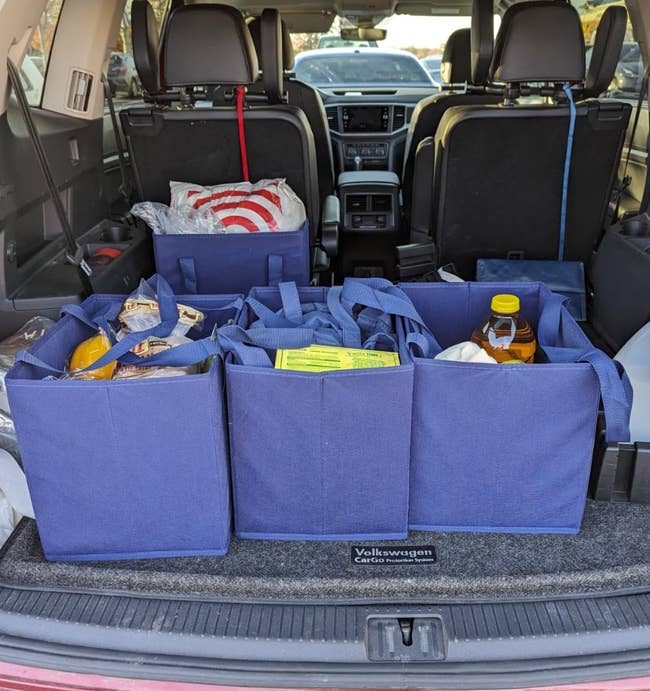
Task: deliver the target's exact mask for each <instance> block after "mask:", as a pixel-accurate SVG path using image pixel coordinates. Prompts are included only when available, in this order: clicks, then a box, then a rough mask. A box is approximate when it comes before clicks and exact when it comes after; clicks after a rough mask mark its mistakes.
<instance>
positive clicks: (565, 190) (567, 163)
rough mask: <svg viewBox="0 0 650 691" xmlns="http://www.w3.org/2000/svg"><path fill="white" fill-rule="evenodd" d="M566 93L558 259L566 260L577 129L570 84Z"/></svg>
mask: <svg viewBox="0 0 650 691" xmlns="http://www.w3.org/2000/svg"><path fill="white" fill-rule="evenodd" d="M563 90H564V93H565V94H566V97H567V99H568V100H569V111H570V116H569V135H568V137H567V144H566V155H565V158H564V176H563V178H562V206H561V210H560V242H559V243H558V250H557V258H558V261H564V246H565V244H566V209H567V202H568V198H569V176H570V173H571V157H572V156H573V137H574V134H575V130H576V104H575V102H574V100H573V93H572V91H571V86H570V84H565V85H564V86H563Z"/></svg>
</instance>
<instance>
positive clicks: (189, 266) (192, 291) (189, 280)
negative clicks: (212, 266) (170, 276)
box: [178, 257, 199, 295]
mask: <svg viewBox="0 0 650 691" xmlns="http://www.w3.org/2000/svg"><path fill="white" fill-rule="evenodd" d="M178 269H179V271H180V272H181V276H182V277H183V291H184V292H185V293H186V294H187V295H196V294H197V293H198V292H199V291H198V282H197V278H196V263H195V261H194V257H179V258H178Z"/></svg>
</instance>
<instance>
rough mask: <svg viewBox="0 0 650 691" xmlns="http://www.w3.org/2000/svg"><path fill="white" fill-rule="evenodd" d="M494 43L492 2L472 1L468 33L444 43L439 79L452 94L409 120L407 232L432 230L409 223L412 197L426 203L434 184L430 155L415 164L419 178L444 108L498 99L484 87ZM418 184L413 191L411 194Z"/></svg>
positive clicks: (434, 99) (433, 99)
mask: <svg viewBox="0 0 650 691" xmlns="http://www.w3.org/2000/svg"><path fill="white" fill-rule="evenodd" d="M493 43H494V9H493V2H492V0H474V2H473V7H472V28H471V29H459V30H458V31H454V33H453V34H451V36H450V37H449V39H448V40H447V43H446V45H445V50H444V53H443V56H442V62H441V70H440V71H441V76H442V78H443V81H444V82H445V83H446V84H447V85H449V86H450V89H449V90H445V91H443V92H440V93H435V94H433V95H432V96H428V97H427V98H425V99H423V100H421V101H420V102H419V103H418V104H417V106H416V107H415V110H414V112H413V115H412V116H411V121H410V123H409V130H408V134H407V137H406V145H405V147H404V165H403V169H402V205H403V208H404V219H405V223H406V224H407V227H408V226H409V225H410V226H411V228H413V227H414V226H415V227H417V228H421V227H427V228H428V226H429V225H430V222H429V218H428V215H427V216H426V217H422V216H417V217H415V218H413V219H412V218H411V208H412V201H413V195H414V194H415V195H419V194H420V193H421V192H422V193H424V194H425V195H426V196H427V197H429V198H430V189H431V185H432V180H433V165H431V159H432V156H431V152H430V151H429V152H427V151H421V156H422V159H423V160H421V161H420V165H418V175H417V176H416V175H415V167H416V162H415V157H416V152H417V149H418V146H419V145H420V143H421V142H422V141H423V140H424V139H426V138H427V137H432V136H433V135H435V133H436V130H437V129H438V125H439V123H440V120H441V118H442V116H443V114H444V113H445V111H446V110H447V109H448V108H451V107H452V106H463V105H474V104H481V103H498V102H499V101H500V100H501V96H500V95H499V94H498V93H489V92H487V91H486V88H485V87H486V83H487V78H488V71H489V68H490V61H491V59H492V50H493ZM431 145H432V142H429V143H428V144H427V145H425V146H429V147H431ZM427 154H429V155H427ZM416 177H417V180H416ZM416 185H417V188H418V189H417V190H415V187H416ZM411 221H414V223H411ZM414 239H415V238H414Z"/></svg>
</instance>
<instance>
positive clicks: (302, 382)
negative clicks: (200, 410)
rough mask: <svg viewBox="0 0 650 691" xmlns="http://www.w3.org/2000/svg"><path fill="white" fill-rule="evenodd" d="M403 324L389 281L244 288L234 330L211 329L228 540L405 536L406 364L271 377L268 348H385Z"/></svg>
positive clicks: (409, 376)
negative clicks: (219, 369) (221, 377)
mask: <svg viewBox="0 0 650 691" xmlns="http://www.w3.org/2000/svg"><path fill="white" fill-rule="evenodd" d="M280 310H281V311H280ZM396 315H397V316H396ZM404 315H406V317H404ZM409 316H412V317H413V318H416V319H417V318H418V317H417V314H416V313H415V310H414V309H413V306H412V305H411V304H410V302H409V301H408V299H407V298H405V296H404V294H403V293H402V292H401V291H400V290H399V289H397V288H395V287H394V286H392V285H391V284H390V283H388V282H387V281H383V280H375V281H362V280H348V281H346V283H345V286H344V287H343V288H340V287H337V288H330V289H327V288H313V287H306V288H298V289H296V287H295V286H294V285H287V284H282V285H281V286H280V287H279V289H276V288H256V289H254V290H253V291H251V293H250V294H249V297H248V299H247V300H246V304H245V306H244V309H243V310H242V313H241V316H240V319H239V321H238V324H239V326H238V327H232V328H228V327H226V328H225V329H222V330H220V341H221V345H222V347H223V348H224V350H226V351H227V352H230V353H231V357H232V361H230V362H227V363H226V372H227V386H228V414H229V420H230V452H231V466H232V477H233V502H234V519H235V534H236V535H238V536H239V537H243V538H272V539H293V540H338V539H340V540H353V539H365V540H380V539H396V538H403V537H405V535H406V533H407V521H408V476H409V456H410V427H411V401H412V387H413V365H412V364H410V363H407V364H405V365H402V366H399V367H389V368H383V369H365V370H347V371H331V372H321V373H310V372H294V371H285V370H277V369H273V368H272V351H273V350H275V349H276V348H280V347H284V348H296V347H305V346H307V345H309V344H311V343H319V344H323V345H337V344H338V345H345V346H348V347H357V348H360V347H364V346H365V347H371V348H373V349H375V348H376V349H384V350H386V349H388V350H393V349H395V348H396V347H397V343H396V340H395V336H394V334H395V326H394V324H395V321H396V320H397V319H402V318H405V319H407V320H408V317H409Z"/></svg>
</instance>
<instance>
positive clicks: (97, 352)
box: [68, 329, 117, 379]
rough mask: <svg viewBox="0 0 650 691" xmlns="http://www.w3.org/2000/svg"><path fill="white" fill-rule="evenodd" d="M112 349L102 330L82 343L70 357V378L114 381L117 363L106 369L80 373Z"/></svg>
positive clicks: (105, 367) (107, 366) (110, 364)
mask: <svg viewBox="0 0 650 691" xmlns="http://www.w3.org/2000/svg"><path fill="white" fill-rule="evenodd" d="M110 349H111V342H110V340H109V339H108V336H107V335H106V334H105V333H104V332H103V331H102V330H101V329H100V330H99V331H98V332H97V333H96V334H95V335H94V336H91V337H90V338H88V339H86V340H85V341H83V342H82V343H80V344H79V345H78V346H77V347H76V348H75V349H74V352H73V353H72V356H71V357H70V365H69V370H70V373H69V375H68V376H69V377H70V378H72V379H112V377H113V372H114V371H115V366H116V364H117V363H115V362H111V363H109V364H108V365H104V367H99V368H98V369H93V370H89V371H88V372H80V371H79V370H83V369H86V367H88V366H89V365H92V364H93V362H96V361H97V360H99V358H100V357H101V356H102V355H104V354H105V353H107V352H108V351H109V350H110Z"/></svg>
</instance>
